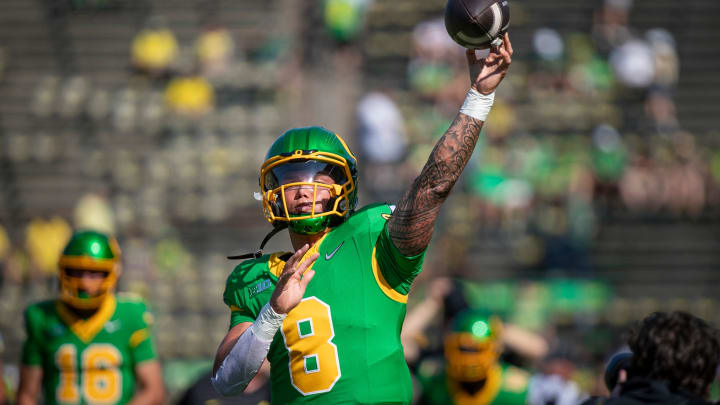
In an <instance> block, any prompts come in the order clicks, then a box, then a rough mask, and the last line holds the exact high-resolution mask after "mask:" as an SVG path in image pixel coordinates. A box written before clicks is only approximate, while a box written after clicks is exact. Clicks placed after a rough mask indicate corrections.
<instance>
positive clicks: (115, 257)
mask: <svg viewBox="0 0 720 405" xmlns="http://www.w3.org/2000/svg"><path fill="white" fill-rule="evenodd" d="M119 263H120V247H119V246H118V243H117V241H116V240H115V238H113V237H111V236H107V235H105V234H103V233H100V232H95V231H78V232H75V233H74V234H73V236H72V238H70V242H68V244H67V245H66V246H65V249H64V250H63V252H62V255H61V256H60V262H59V264H58V267H59V271H60V274H59V276H60V299H61V300H62V301H63V302H65V303H66V304H68V305H70V306H72V307H75V308H79V309H92V308H97V307H99V306H100V304H102V302H103V300H104V299H105V298H106V297H107V295H108V294H109V293H110V292H111V291H112V290H113V288H115V285H116V284H117V278H118V275H119V273H120V264H119ZM73 270H92V271H103V272H107V275H106V276H105V277H104V279H103V282H102V285H101V287H100V293H99V294H97V295H93V296H90V295H88V294H87V293H85V292H83V291H80V279H79V278H78V277H76V276H74V275H73V273H74V272H73Z"/></svg>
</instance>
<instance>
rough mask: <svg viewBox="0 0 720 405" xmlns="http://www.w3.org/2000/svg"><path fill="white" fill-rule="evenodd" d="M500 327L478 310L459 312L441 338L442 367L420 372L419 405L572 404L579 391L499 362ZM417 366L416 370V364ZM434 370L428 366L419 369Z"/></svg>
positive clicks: (576, 399)
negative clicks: (428, 372)
mask: <svg viewBox="0 0 720 405" xmlns="http://www.w3.org/2000/svg"><path fill="white" fill-rule="evenodd" d="M502 335H503V324H502V322H501V321H500V319H499V318H498V317H496V316H488V315H487V314H486V313H485V312H483V311H478V310H473V309H468V310H465V311H462V312H461V313H460V314H459V315H458V316H457V317H456V318H455V319H454V320H453V322H452V327H451V330H450V331H449V332H448V333H447V334H446V335H445V339H444V354H445V367H444V368H440V369H439V370H438V371H437V372H436V373H434V374H431V375H423V374H422V373H421V374H420V381H421V384H422V386H423V395H422V397H421V400H420V403H421V404H426V405H441V404H442V405H446V404H458V405H459V404H494V405H524V404H531V405H545V404H558V405H575V404H577V403H578V401H579V399H580V392H579V390H578V388H577V386H576V385H575V384H574V383H570V382H567V381H563V380H562V379H561V378H560V377H559V376H555V377H557V378H554V379H550V378H544V379H543V380H542V381H541V380H538V379H537V377H538V376H536V378H531V375H530V373H529V372H528V371H526V370H524V369H522V368H519V367H516V366H513V365H510V364H506V363H504V362H502V361H500V360H499V359H500V355H501V353H502V350H503V344H502ZM421 367H422V366H421ZM422 368H425V369H434V367H422Z"/></svg>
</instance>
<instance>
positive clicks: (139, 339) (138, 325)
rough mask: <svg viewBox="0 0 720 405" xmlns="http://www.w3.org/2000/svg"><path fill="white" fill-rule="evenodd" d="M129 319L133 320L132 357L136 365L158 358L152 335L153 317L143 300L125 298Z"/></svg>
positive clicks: (130, 343)
mask: <svg viewBox="0 0 720 405" xmlns="http://www.w3.org/2000/svg"><path fill="white" fill-rule="evenodd" d="M123 301H125V303H124V304H123V306H124V307H125V308H127V315H128V319H130V320H132V323H131V325H132V326H131V328H132V332H131V333H130V340H129V342H128V344H129V346H130V356H131V358H132V362H133V363H134V364H137V363H142V362H144V361H148V360H153V359H155V358H157V350H156V348H155V341H154V339H153V335H152V325H153V315H152V314H151V313H150V311H149V310H148V309H147V305H146V304H145V302H144V301H143V300H142V299H139V298H134V297H128V296H123Z"/></svg>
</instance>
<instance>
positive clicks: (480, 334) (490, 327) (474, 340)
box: [445, 309, 502, 382]
mask: <svg viewBox="0 0 720 405" xmlns="http://www.w3.org/2000/svg"><path fill="white" fill-rule="evenodd" d="M501 333H502V322H501V321H500V319H498V318H497V317H496V316H488V315H487V313H485V312H483V311H478V310H473V309H469V310H465V311H463V312H461V313H460V314H458V315H457V317H455V320H454V321H453V327H452V330H451V332H450V333H448V334H447V335H446V336H445V361H446V363H447V374H448V376H450V377H451V378H452V379H453V380H455V381H461V382H473V381H479V380H483V379H485V378H486V377H487V375H488V372H489V371H490V369H491V368H492V367H493V366H494V365H496V364H497V362H498V358H499V357H500V352H501V350H502V345H501V343H500V336H501Z"/></svg>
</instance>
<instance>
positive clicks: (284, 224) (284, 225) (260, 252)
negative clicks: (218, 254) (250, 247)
mask: <svg viewBox="0 0 720 405" xmlns="http://www.w3.org/2000/svg"><path fill="white" fill-rule="evenodd" d="M287 226H288V225H287V222H279V223H278V225H277V226H275V228H273V230H272V231H270V232H269V233H268V234H267V235H265V238H264V239H263V240H262V242H261V243H260V248H259V249H258V250H256V251H255V252H253V253H245V254H243V255H237V256H228V257H227V258H228V260H242V259H257V258H258V257H260V256H262V255H263V248H264V247H265V245H266V244H267V243H268V242H269V241H270V239H271V238H272V237H273V236H275V234H277V233H278V232H280V231H282V230H283V229H285V228H287Z"/></svg>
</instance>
